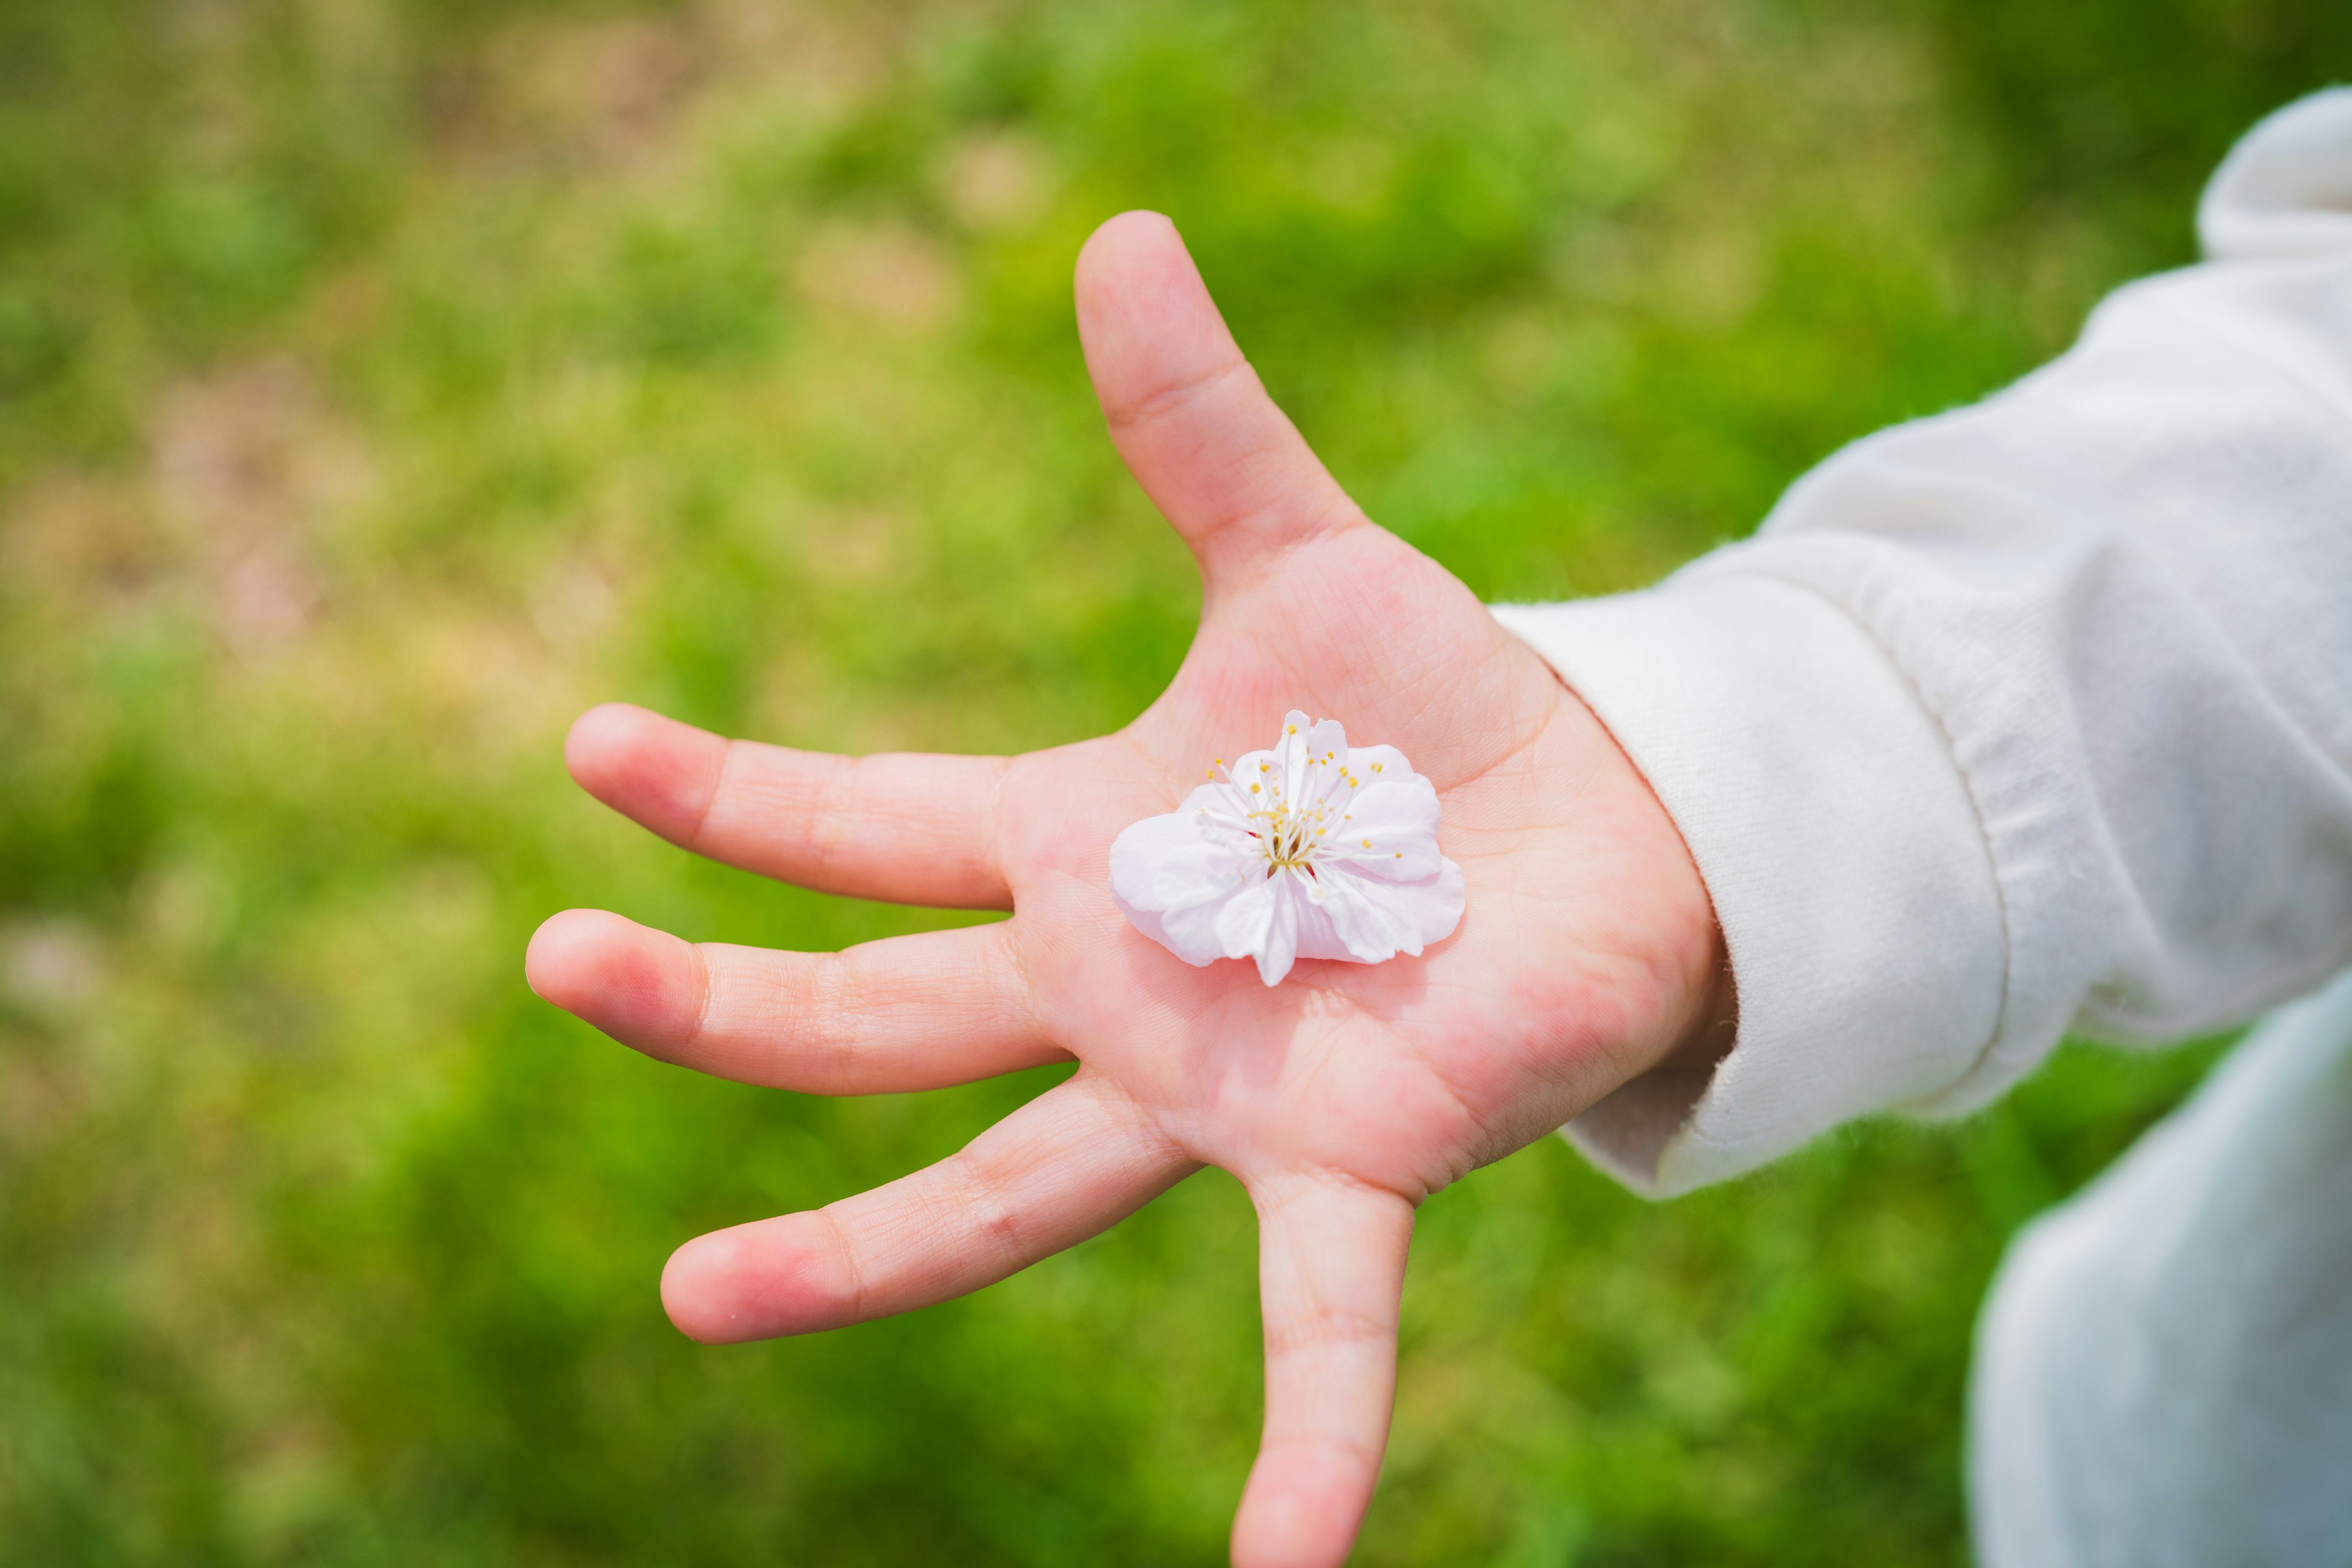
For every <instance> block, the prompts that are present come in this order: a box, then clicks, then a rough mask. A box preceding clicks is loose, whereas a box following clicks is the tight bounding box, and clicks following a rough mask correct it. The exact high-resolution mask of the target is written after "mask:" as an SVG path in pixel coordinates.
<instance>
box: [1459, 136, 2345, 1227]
mask: <svg viewBox="0 0 2352 1568" xmlns="http://www.w3.org/2000/svg"><path fill="white" fill-rule="evenodd" d="M2200 231H2201V234H2202V236H2203V239H2204V244H2205V248H2206V250H2207V253H2208V255H2209V257H2210V259H2209V260H2207V261H2206V262H2204V263H2203V264H2201V265H2199V266H2196V267H2192V268H2186V269H2184V270H2182V271H2179V272H2175V273H2170V274H2167V275H2165V276H2161V277H2158V278H2152V279H2146V280H2144V281H2142V282H2139V283H2136V284H2134V285H2132V286H2130V287H2128V288H2126V289H2121V290H2119V291H2118V292H2117V293H2116V294H2115V295H2114V296H2113V297H2111V298H2110V299H2109V300H2106V302H2105V303H2104V304H2103V305H2102V306H2101V307H2100V308H2099V310H2097V311H2096V312H2095V314H2094V315H2093V317H2092V318H2091V321H2090V322H2089V324H2088V326H2087V327H2086V328H2085V330H2084V334H2083V337H2082V340H2081V342H2079V343H2078V344H2077V345H2076V346H2075V347H2074V349H2073V350H2072V351H2071V352H2069V353H2067V354H2065V355H2064V356H2063V358H2061V359H2060V360H2058V361H2057V362H2056V363H2053V364H2051V365H2050V366H2048V367H2047V368H2045V369H2043V370H2042V371H2041V372H2039V373H2037V374H2034V375H2032V376H2029V377H2028V378H2027V379H2025V380H2024V381H2022V382H2021V383H2019V384H2017V385H2015V386H2013V387H2011V388H2010V389H2009V390H2007V391H2005V392H2003V393H2001V394H2000V395H1997V396H1994V397H1992V398H1990V399H1989V400H1987V401H1986V402H1984V403H1982V404H1979V405H1976V406H1973V407H1969V408H1965V409H1961V410H1958V411H1957V412H1954V413H1950V414H1945V415H1941V416H1937V417H1935V418H1930V419H1923V420H1920V421H1917V422H1916V423H1914V424H1909V425H1905V426H1897V427H1896V428H1895V429H1892V430H1888V431H1885V432H1883V433H1881V434H1879V435H1877V436H1874V437H1870V438H1869V439H1867V440H1864V441H1862V442H1860V443H1858V444H1856V445H1855V446H1853V447H1849V448H1848V449H1846V450H1845V451H1843V452H1842V453H1840V454H1839V455H1837V456H1836V457H1834V458H1832V459H1831V460H1830V461H1828V462H1827V463H1825V464H1823V465H1822V467H1821V468H1818V469H1817V470H1815V471H1814V472H1813V473H1812V474H1811V475H1809V476H1808V477H1807V478H1805V479H1803V480H1801V482H1800V483H1798V484H1797V485H1796V486H1795V487H1794V488H1793V489H1791V490H1790V492H1789V494H1788V496H1787V497H1786V498H1785V499H1784V500H1782V501H1781V503H1780V506H1778V507H1777V508H1776V509H1775V510H1773V512H1772V514H1771V516H1770V517H1769V519H1768V520H1767V521H1766V522H1765V524H1764V526H1763V528H1762V529H1761V531H1759V534H1758V536H1757V537H1756V538H1755V539H1754V540H1752V541H1750V542H1746V543H1742V544H1737V545H1733V546H1729V547H1727V548H1726V549H1723V550H1719V551H1717V552H1714V553H1713V554H1711V555H1708V556H1706V557H1705V558H1703V559H1702V560H1700V561H1698V562H1696V563H1694V564H1693V565H1691V566H1690V567H1688V568H1686V569H1685V570H1684V571H1683V572H1681V573H1679V574H1676V575H1675V576H1674V577H1673V578H1671V579H1669V580H1668V581H1667V582H1666V583H1665V584H1663V585H1661V586H1660V587H1658V588H1655V589H1653V590H1650V591H1648V592H1645V593H1640V594H1633V595H1622V596H1619V597H1615V598H1608V599H1598V600H1589V601H1584V602H1580V603H1574V604H1566V605H1538V606H1498V607H1497V608H1496V612H1495V613H1496V616H1498V618H1500V619H1501V621H1502V622H1503V624H1504V625H1505V626H1508V627H1509V628H1510V629H1511V630H1513V631H1514V632H1516V633H1517V635H1518V636H1520V637H1523V638H1524V639H1526V640H1527V641H1528V643H1529V644H1530V645H1531V646H1532V647H1535V648H1536V649H1537V651H1538V652H1539V653H1540V654H1541V655H1542V656H1543V657H1544V658H1546V659H1547V660H1548V661H1549V663H1550V664H1551V665H1552V666H1553V668H1556V669H1557V670H1558V671H1559V674H1560V675H1561V677H1562V678H1563V679H1565V680H1566V681H1567V682H1568V684H1569V685H1570V687H1571V688H1573V689H1575V690H1576V691H1577V692H1578V693H1579V694H1580V696H1581V697H1582V698H1583V699H1584V700H1586V701H1587V702H1588V703H1590V704H1591V707H1592V708H1593V710H1595V711H1596V712H1597V713H1598V714H1599V715H1600V717H1601V720H1602V721H1604V722H1605V723H1607V724H1608V726H1609V727H1610V729H1611V730H1612V731H1613V732H1614V734H1615V735H1616V737H1617V739H1618V741H1619V742H1620V743H1621V744H1622V745H1623V747H1624V748H1625V750H1626V752H1627V753H1628V754H1629V755H1630V756H1631V757H1632V758H1633V762H1634V763H1635V764H1636V765H1637V766H1638V767H1640V768H1641V770H1642V772H1643V774H1644V776H1646V777H1647V778H1648V780H1649V782H1650V784H1651V785H1652V786H1653V787H1654V789H1655V790H1656V792H1657V795H1658V797H1659V799H1660V800H1661V801H1662V802H1663V803H1664V805H1665V807H1666V810H1667V811H1668V813H1669V814H1670V815H1671V816H1673V817H1674V819H1675V824H1676V826H1678V827H1679V828H1680V829H1681V831H1682V834H1683V837H1684V838H1685V841H1686V842H1687V843H1688V845H1689V847H1690V849H1691V853H1692V855H1693V857H1694V858H1695V859H1696V861H1697V864H1698V868H1699V870H1700V873H1701V875H1702V876H1703V877H1704V878H1705V879H1706V885H1707V889H1708V891H1709V893H1710V894H1711V896H1712V897H1713V899H1714V901H1715V908H1716V914H1717V919H1718V920H1719V921H1720V922H1721V924H1722V928H1723V933H1724V940H1725V942H1726V945H1727V948H1728V951H1729V953H1730V958H1731V963H1732V968H1733V971H1734V973H1735V976H1736V979H1737V984H1738V999H1739V1024H1738V1037H1737V1039H1736V1041H1735V1043H1734V1046H1733V1047H1732V1049H1731V1051H1730V1053H1729V1054H1728V1056H1727V1057H1726V1058H1725V1059H1724V1060H1723V1062H1722V1063H1721V1065H1720V1066H1719V1067H1718V1068H1717V1070H1716V1071H1715V1073H1714V1074H1713V1076H1712V1078H1711V1079H1706V1080H1704V1085H1703V1089H1699V1081H1700V1080H1696V1079H1692V1078H1690V1077H1686V1076H1685V1077H1673V1076H1668V1075H1658V1076H1656V1077H1654V1078H1653V1079H1644V1080H1639V1081H1636V1082H1635V1083H1633V1084H1631V1085H1628V1086H1627V1087H1626V1088H1625V1089H1622V1090H1620V1091H1619V1092H1618V1093H1617V1094H1615V1095H1612V1096H1611V1097H1610V1098H1609V1099H1608V1100H1603V1101H1601V1103H1600V1104H1599V1105H1597V1106H1595V1107H1593V1108H1592V1109H1591V1110H1589V1111H1587V1112H1586V1113H1585V1114H1584V1115H1583V1116H1581V1117H1580V1118H1578V1119H1577V1121H1575V1122H1574V1123H1572V1124H1571V1126H1570V1128H1569V1129H1567V1131H1568V1133H1569V1135H1570V1137H1571V1138H1572V1139H1574V1140H1575V1141H1576V1142H1578V1143H1579V1145H1580V1147H1582V1148H1583V1149H1584V1150H1585V1151H1586V1152H1588V1153H1589V1154H1590V1155H1591V1156H1592V1157H1593V1158H1594V1159H1595V1160H1596V1161H1597V1162H1598V1163H1601V1164H1602V1165H1603V1166H1604V1167H1606V1168H1607V1169H1609V1170H1611V1171H1612V1173H1615V1174H1617V1175H1618V1176H1619V1177H1620V1178H1621V1179H1622V1180H1624V1181H1626V1182H1627V1183H1629V1184H1632V1185H1633V1186H1635V1187H1637V1188H1639V1189H1640V1190H1642V1191H1643V1192H1647V1193H1651V1194H1659V1195H1664V1194H1674V1193H1680V1192H1685V1191H1687V1190H1689V1189H1691V1188H1693V1187H1696V1186H1700V1185H1703V1184H1706V1183H1709V1182H1715V1181H1719V1180H1722V1179H1724V1178H1726V1177H1728V1176H1732V1175H1735V1174H1738V1173H1740V1172H1742V1171H1745V1170H1748V1169H1749V1168H1751V1167H1753V1166H1756V1165H1758V1164H1760V1163H1764V1162H1765V1161H1768V1160H1770V1159H1772V1158H1774V1157H1776V1156H1778V1155H1780V1154H1782V1153H1785V1152H1789V1151H1790V1150H1792V1149H1794V1148H1796V1147H1797V1146H1799V1145H1800V1144H1801V1143H1803V1142H1807V1141H1808V1140H1810V1139H1811V1138H1812V1137H1814V1136H1816V1135H1817V1134H1819V1133H1821V1132H1822V1131H1826V1130H1827V1129H1829V1128H1830V1127H1832V1126H1834V1125H1836V1124H1837V1123H1839V1122H1841V1121H1845V1120H1847V1119H1849V1118H1852V1117H1854V1116H1858V1115H1862V1114H1864V1113H1867V1112H1870V1111H1874V1110H1884V1109H1890V1108H1892V1109H1897V1110H1909V1111H1915V1112H1921V1113H1927V1114H1948V1113H1957V1112H1961V1111H1965V1110H1969V1109H1971V1108H1973V1107H1975V1106H1979V1105H1981V1104H1983V1103H1984V1102H1985V1101H1986V1100H1990V1099H1991V1098H1992V1097H1994V1096H1995V1095H1998V1094H1999V1093H2000V1091H2001V1090H2002V1089H2005V1088H2006V1087H2008V1086H2009V1085H2010V1084H2011V1083H2012V1082H2014V1081H2015V1080H2016V1079H2018V1078H2019V1077H2020V1076H2021V1075H2022V1074H2024V1073H2025V1072H2027V1071H2029V1070H2030V1069H2031V1068H2032V1067H2033V1066H2034V1065H2035V1064H2036V1063H2037V1062H2039V1061H2040V1060H2041V1059H2042V1057H2043V1056H2044V1055H2045V1054H2047V1052H2048V1051H2049V1050H2050V1048H2051V1047H2053V1045H2054V1044H2055V1043H2056V1041H2057V1040H2058V1038H2059V1037H2060V1036H2061V1035H2063V1034H2064V1033H2065V1032H2067V1031H2068V1030H2069V1029H2074V1030H2078V1031H2081V1032H2084V1033H2087V1034H2091V1035H2095V1036H2100V1037H2108V1038H2115V1039H2121V1040H2126V1041H2147V1042H2153V1041H2159V1040H2165V1039H2170V1038H2178V1037H2182V1036H2185V1035H2189V1034H2194V1033H2198V1032H2202V1031H2206V1030H2210V1029H2214V1028H2217V1027H2221V1026H2226V1025H2230V1024H2233V1023H2237V1022H2240V1021H2242V1020H2244V1019H2246V1018H2248V1017H2250V1016H2252V1015H2253V1014H2255V1013H2257V1012H2258V1011H2260V1010H2261V1009H2263V1008H2264V1007H2267V1006H2270V1005H2274V1004H2277V1003H2279V1002H2282V1001H2284V1000H2286V999H2287V998H2289V997H2293V996H2295V995H2298V994H2303V993H2305V992H2307V991H2309V990H2311V989H2312V988H2313V987H2315V986H2316V985H2317V984H2320V983H2322V982H2323V981H2324V980H2325V979H2326V977H2327V976H2328V975H2330V974H2331V973H2335V972H2336V971H2337V970H2338V969H2341V968H2343V967H2344V966H2345V965H2346V964H2347V963H2352V90H2339V91H2336V92H2331V93H2325V94H2321V95H2320V96H2318V97H2315V98H2312V99H2307V100H2304V101H2303V102H2301V103H2298V104H2296V105H2294V106H2292V107H2290V108H2289V109H2286V110H2283V111H2281V112H2280V113H2279V114H2277V115H2275V116H2273V118H2272V119H2270V120H2269V121H2265V122H2264V123H2263V125H2261V126H2259V127H2257V128H2256V129H2255V131H2254V132H2252V134H2250V135H2249V136H2248V137H2247V139H2246V140H2245V142H2242V144H2241V145H2240V147H2239V148H2238V150H2237V151H2236V152H2235V153H2232V154H2231V157H2230V159H2229V161H2228V162H2227V163H2225V164H2224V165H2223V167H2222V169H2221V173H2220V174H2218V175H2217V176H2216V177H2215V179H2214V182H2213V184H2212V185H2211V187H2210V189H2209V191H2208V192H2207V195H2206V196H2205V200H2204V205H2203V206H2202V208H2201V209H2200Z"/></svg>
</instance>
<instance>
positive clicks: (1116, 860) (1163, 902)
mask: <svg viewBox="0 0 2352 1568" xmlns="http://www.w3.org/2000/svg"><path fill="white" fill-rule="evenodd" d="M1202 793H1203V792H1201V791H1195V792H1194V794H1195V795H1196V796H1198V795H1201V794H1202ZM1186 805H1187V809H1185V810H1182V811H1177V812H1171V813H1169V814H1168V815H1166V816H1147V817H1145V818H1144V819H1143V820H1142V821H1140V822H1138V823H1134V824H1132V825H1130V826H1128V827H1127V828H1126V829H1125V830H1124V831H1122V832H1121V833H1120V834H1119V836H1118V837H1117V838H1116V839H1114V840H1112V842H1111V847H1110V892H1111V899H1112V900H1113V901H1114V902H1115V903H1117V904H1118V907H1119V910H1120V911H1121V912H1122V913H1124V914H1125V915H1126V916H1127V918H1128V919H1129V921H1132V922H1133V923H1134V925H1135V927H1136V929H1137V930H1139V931H1142V932H1143V934H1144V935H1146V936H1148V937H1150V938H1151V939H1152V940H1153V941H1154V942H1158V943H1160V945H1161V946H1162V947H1165V948H1166V949H1168V950H1169V951H1170V952H1173V953H1174V954H1175V955H1176V956H1177V957H1179V958H1181V959H1182V960H1183V961H1184V962H1185V963H1192V964H1202V963H1212V962H1213V961H1214V960H1216V959H1217V958H1219V957H1221V956H1223V946H1222V944H1221V943H1220V942H1218V940H1217V916H1218V912H1219V910H1222V909H1223V907H1224V906H1225V904H1227V903H1228V902H1230V901H1231V900H1233V898H1234V896H1235V895H1236V894H1238V893H1239V892H1241V890H1242V889H1244V887H1245V886H1246V885H1247V882H1248V879H1249V876H1250V874H1251V871H1252V864H1251V860H1250V859H1249V858H1246V857H1244V855H1242V854H1239V853H1237V852H1236V851H1235V850H1234V847H1233V842H1232V839H1233V836H1232V835H1229V834H1227V833H1224V832H1223V831H1220V830H1218V829H1216V828H1214V827H1213V826H1211V825H1210V824H1208V823H1207V822H1206V821H1205V820H1204V819H1203V818H1202V816H1201V813H1200V811H1199V809H1198V808H1197V807H1196V806H1194V805H1193V804H1192V802H1187V803H1186Z"/></svg>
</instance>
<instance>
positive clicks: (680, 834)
mask: <svg viewBox="0 0 2352 1568" xmlns="http://www.w3.org/2000/svg"><path fill="white" fill-rule="evenodd" d="M726 753H727V742H726V741H725V740H724V739H722V738H721V737H719V736H717V735H714V734H712V733H710V732H709V731H707V730H698V729H696V728H695V727H694V726H693V725H691V724H681V723H679V722H678V721H677V720H675V719H669V718H665V717H663V716H662V715H661V714H659V713H656V712H655V711H653V710H651V709H649V708H640V707H638V706H636V705H635V703H632V702H602V703H599V704H597V705H596V706H595V707H593V708H591V709H590V710H588V711H587V712H585V713H583V714H582V715H580V717H579V718H577V719H575V720H573V721H572V729H571V731H569V732H568V733H566V734H565V736H564V737H563V766H564V770H565V771H566V772H568V773H571V775H572V780H573V782H574V783H576V784H579V786H580V787H581V788H582V789H584V790H586V791H587V792H588V793H589V794H590V795H594V796H595V797H596V798H597V799H598V800H600V801H603V802H604V804H605V805H609V806H611V807H613V808H614V810H615V811H618V812H621V813H623V814H625V816H631V817H633V818H635V820H637V821H639V822H642V823H644V824H645V825H646V826H647V827H650V828H652V829H653V830H654V831H655V832H656V833H658V834H660V835H661V836H662V837H665V838H668V839H671V840H673V841H678V840H681V839H683V838H684V837H687V836H689V835H691V834H692V833H693V831H694V829H695V826H696V825H697V824H698V823H699V822H700V821H701V819H702V814H703V811H704V808H705V807H707V806H708V805H709V802H710V798H711V793H712V791H713V790H714V789H715V788H716V787H717V785H718V781H719V767H720V765H721V764H722V763H724V762H725V760H726Z"/></svg>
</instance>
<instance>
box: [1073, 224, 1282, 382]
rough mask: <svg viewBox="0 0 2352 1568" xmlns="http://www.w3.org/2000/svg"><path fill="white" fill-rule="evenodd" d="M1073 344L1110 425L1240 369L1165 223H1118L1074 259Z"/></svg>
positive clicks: (1187, 255)
mask: <svg viewBox="0 0 2352 1568" xmlns="http://www.w3.org/2000/svg"><path fill="white" fill-rule="evenodd" d="M1076 296H1077V312H1078V341H1079V342H1080V344H1081V346H1082V347H1083V348H1084V349H1085V351H1086V356H1087V371H1088V372H1089V374H1092V376H1093V377H1094V383H1095V391H1096V393H1097V395H1098V396H1099V397H1100V398H1101V400H1102V405H1103V409H1104V411H1105V412H1106V413H1107V414H1108V415H1109V416H1110V417H1111V419H1112V420H1113V422H1114V423H1118V422H1119V421H1121V420H1123V419H1125V418H1127V417H1128V416H1129V415H1130V414H1132V413H1133V412H1134V410H1136V409H1137V408H1138V407H1140V406H1142V405H1148V404H1149V402H1150V399H1151V397H1152V396H1153V395H1155V394H1156V393H1159V392H1160V391H1163V390H1165V389H1166V388H1168V387H1171V386H1181V385H1184V384H1189V383H1192V382H1195V381H1198V380H1200V379H1202V377H1204V376H1206V375H1208V374H1212V373H1213V372H1214V371H1216V370H1217V369H1219V368H1220V367H1223V366H1225V365H1229V364H1234V363H1239V362H1240V360H1241V357H1242V356H1241V350H1240V349H1239V348H1238V347H1236V346H1235V344H1234V339H1233V334H1232V333H1231V332H1229V331H1226V329H1225V322H1224V318H1223V316H1221V315H1219V314H1218V312H1217V307H1216V303H1215V301H1214V300H1212V299H1211V298H1210V297H1209V289H1208V285H1207V284H1206V283H1205V282H1203V281H1202V278H1201V272H1200V268H1198V267H1196V266H1195V265H1194V264H1193V261H1192V253H1191V252H1190V251H1188V250H1186V249H1185V247H1184V240H1183V237H1182V236H1181V235H1179V234H1178V233H1177V232H1176V225H1175V223H1174V222H1173V220H1171V219H1170V218H1169V217H1168V216H1166V215H1165V214H1163V213H1156V212H1146V211H1136V212H1125V213H1121V214H1119V215H1118V216H1117V217H1115V218H1112V219H1110V220H1109V221H1108V222H1107V223H1105V224H1104V225H1103V226H1101V227H1099V228H1097V229H1096V230H1095V232H1094V234H1093V235H1092V236H1091V237H1088V239H1087V243H1086V245H1085V247H1083V248H1082V249H1081V250H1080V251H1079V252H1078V266H1077V276H1076Z"/></svg>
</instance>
